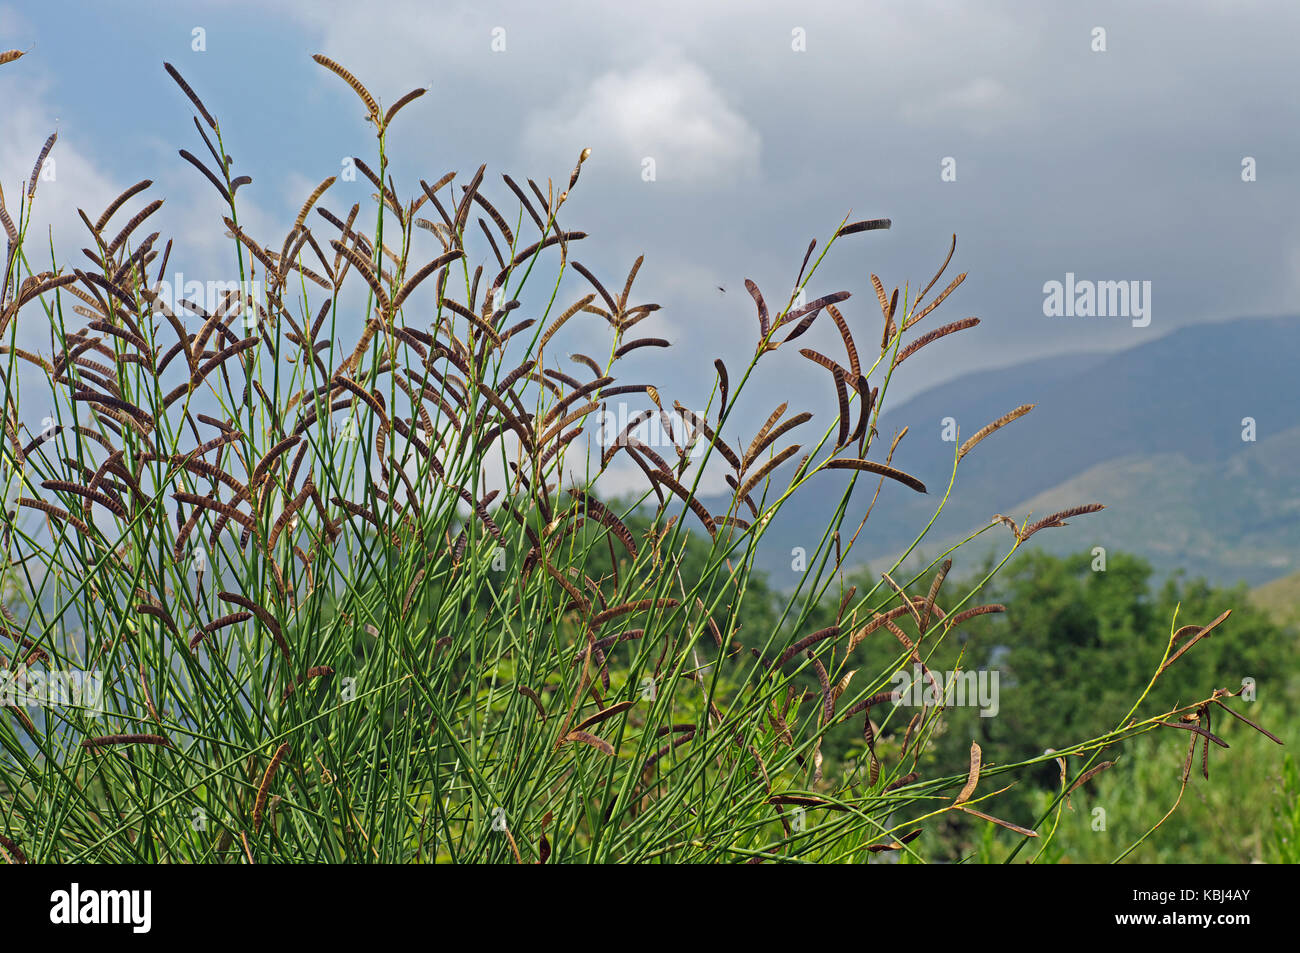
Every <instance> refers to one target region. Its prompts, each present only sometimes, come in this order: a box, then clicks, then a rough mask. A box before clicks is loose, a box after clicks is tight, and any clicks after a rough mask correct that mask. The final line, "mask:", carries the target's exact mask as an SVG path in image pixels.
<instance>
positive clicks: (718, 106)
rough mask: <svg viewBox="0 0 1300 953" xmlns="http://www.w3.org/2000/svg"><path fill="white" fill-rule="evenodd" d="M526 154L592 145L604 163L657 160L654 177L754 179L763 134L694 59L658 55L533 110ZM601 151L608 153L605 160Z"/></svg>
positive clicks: (567, 154) (563, 153) (562, 154)
mask: <svg viewBox="0 0 1300 953" xmlns="http://www.w3.org/2000/svg"><path fill="white" fill-rule="evenodd" d="M524 143H525V146H526V147H527V148H528V150H529V151H530V152H533V153H535V154H540V155H542V156H545V157H546V158H548V159H549V158H552V157H553V158H555V159H557V160H561V159H572V158H574V153H575V152H576V151H578V150H581V149H582V148H583V147H584V146H591V148H592V150H593V152H594V153H597V154H598V155H601V156H602V161H608V162H628V163H634V164H636V165H637V166H639V165H640V163H641V162H642V160H643V159H644V158H645V157H651V158H653V159H654V161H655V166H656V174H657V176H658V179H659V181H672V182H674V183H681V182H687V183H690V184H693V185H698V184H708V183H714V182H722V181H727V182H732V181H738V180H748V179H753V178H756V177H757V175H758V170H759V153H760V149H761V139H760V137H759V134H758V132H757V131H756V130H755V129H754V128H753V126H751V125H750V123H749V122H748V121H747V120H746V119H745V118H744V117H743V116H741V115H740V114H739V113H738V112H736V110H735V109H733V108H732V106H731V105H730V104H729V103H728V102H727V100H726V98H725V97H724V96H723V94H722V92H721V91H720V90H719V89H718V87H717V85H716V84H715V83H714V82H713V80H712V78H711V77H710V76H709V75H708V73H706V72H705V71H704V70H703V69H701V68H700V67H699V66H697V65H696V64H694V63H691V62H689V61H686V60H683V59H679V58H676V57H664V58H660V59H658V60H656V61H654V62H651V63H648V64H646V65H643V66H639V67H635V68H633V69H629V70H611V71H609V72H606V73H603V74H602V75H600V76H598V77H597V78H596V79H594V80H593V81H592V82H591V83H590V84H588V85H587V87H586V88H585V89H584V90H583V91H582V92H581V93H579V94H578V95H577V96H573V97H569V98H567V99H565V100H562V101H561V102H560V103H559V104H558V105H556V106H554V107H547V108H543V109H541V110H538V111H536V112H534V113H533V114H532V115H531V116H530V117H529V119H528V122H527V125H526V127H525V130H524ZM605 157H607V158H605Z"/></svg>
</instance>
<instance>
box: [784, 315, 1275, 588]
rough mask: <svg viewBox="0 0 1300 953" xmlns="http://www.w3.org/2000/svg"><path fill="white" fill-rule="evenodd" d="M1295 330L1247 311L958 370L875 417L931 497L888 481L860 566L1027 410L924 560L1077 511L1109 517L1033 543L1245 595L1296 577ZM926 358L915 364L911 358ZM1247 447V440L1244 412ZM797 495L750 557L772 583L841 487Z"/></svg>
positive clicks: (857, 510)
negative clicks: (977, 538) (994, 424)
mask: <svg viewBox="0 0 1300 953" xmlns="http://www.w3.org/2000/svg"><path fill="white" fill-rule="evenodd" d="M1297 355H1300V320H1298V319H1295V318H1247V319H1238V320H1234V321H1226V322H1222V323H1216V324H1207V325H1196V326H1193V327H1188V328H1183V329H1180V330H1178V331H1174V332H1172V333H1170V334H1168V335H1166V336H1165V337H1163V338H1160V339H1157V340H1154V341H1151V342H1150V343H1147V344H1143V345H1139V346H1137V347H1134V348H1132V349H1129V350H1126V351H1121V352H1117V353H1112V354H1087V355H1080V356H1070V357H1065V358H1053V359H1049V360H1040V361H1034V362H1031V363H1027V364H1024V365H1019V366H1016V367H1012V368H1008V369H1004V370H1000V371H992V372H981V373H976V374H970V375H966V376H964V377H961V378H958V379H956V380H954V381H951V382H949V383H947V384H944V385H941V386H939V387H936V388H934V389H932V390H929V391H926V392H925V393H923V394H921V395H919V396H917V397H916V398H914V399H912V400H910V401H908V402H907V403H906V404H904V405H902V406H900V407H898V408H896V409H894V410H891V411H889V412H887V413H886V414H885V415H884V417H883V418H882V420H881V426H880V434H881V437H880V439H879V440H878V442H877V446H876V449H875V450H874V451H873V452H872V453H871V454H870V456H871V457H872V458H873V459H878V458H881V457H883V447H885V446H887V445H888V441H889V439H890V437H891V436H892V435H893V433H894V432H895V431H896V430H898V429H900V428H901V427H903V426H904V425H907V426H908V427H909V428H910V429H909V431H908V435H907V437H906V438H905V439H904V440H903V442H902V443H901V444H900V445H899V449H898V452H897V453H896V455H895V457H894V462H895V465H897V466H899V467H900V468H902V469H904V470H906V471H907V472H909V473H912V474H914V475H915V476H917V477H918V478H920V479H921V480H922V481H924V482H925V483H926V484H927V485H928V486H929V487H930V488H931V492H930V493H929V494H928V495H925V496H921V495H919V494H915V493H912V492H911V491H909V490H907V489H905V488H903V487H900V486H896V485H893V484H890V485H888V486H886V487H885V488H884V490H883V491H882V493H881V499H880V502H879V503H877V505H876V509H875V511H874V512H873V514H872V517H871V520H870V522H869V524H868V527H869V528H868V530H866V531H864V534H863V538H862V539H860V540H859V546H858V550H857V552H858V554H859V558H860V559H862V560H863V561H866V560H872V561H874V560H878V559H882V558H886V557H890V556H893V555H896V554H897V553H898V552H900V551H901V550H902V549H904V548H906V546H907V545H908V544H910V542H911V540H912V538H913V537H914V534H915V532H916V531H917V530H919V529H920V528H921V527H923V526H924V525H925V524H926V523H927V522H928V521H929V519H930V516H931V515H932V514H933V511H934V507H936V506H937V505H938V502H939V500H940V499H941V497H942V493H943V489H944V487H945V486H946V485H947V481H948V475H949V473H950V471H951V466H952V456H953V450H954V445H953V443H952V442H945V441H944V440H943V439H942V427H943V421H944V418H946V417H952V418H954V419H955V420H956V422H957V424H958V426H959V427H960V429H961V433H962V435H963V438H964V437H965V436H969V435H970V434H972V433H974V432H975V431H976V430H977V429H979V428H980V427H982V426H983V425H984V424H985V423H987V422H989V421H990V420H993V419H995V418H996V417H998V416H1000V415H1001V414H1003V413H1005V412H1006V411H1008V410H1010V409H1011V408H1013V407H1015V406H1017V405H1019V404H1023V403H1035V404H1037V407H1036V408H1035V409H1034V411H1033V412H1032V413H1031V414H1029V415H1028V416H1026V417H1024V418H1022V419H1021V420H1018V421H1016V422H1015V423H1014V424H1013V425H1011V426H1010V427H1008V428H1006V430H1004V431H1001V432H999V433H998V434H996V435H994V436H993V437H991V438H990V439H989V440H988V441H987V442H986V443H984V444H981V446H980V447H979V449H978V450H977V451H976V452H974V453H972V454H971V455H970V456H969V457H967V458H966V460H964V461H963V463H962V466H961V470H960V471H959V474H958V479H957V482H956V484H955V486H954V489H953V493H952V496H951V497H950V498H949V502H948V507H947V509H946V510H945V513H944V515H943V516H942V517H941V518H940V520H939V521H938V522H937V523H936V524H935V528H934V530H933V532H932V535H931V536H930V537H929V539H930V540H931V542H930V543H929V544H927V546H926V549H927V550H928V551H934V550H936V549H937V548H938V545H939V544H940V543H941V542H942V541H944V540H955V539H958V538H961V537H963V536H965V535H967V534H968V533H970V532H971V531H973V530H974V529H978V528H979V527H980V526H982V525H984V524H985V523H986V522H987V521H988V520H989V518H990V517H991V516H992V515H993V514H994V513H1004V514H1006V515H1009V516H1013V517H1016V518H1023V517H1024V516H1025V515H1026V513H1027V512H1028V511H1030V510H1032V511H1033V512H1034V513H1036V514H1038V515H1045V514H1046V513H1047V512H1050V511H1051V510H1052V509H1059V508H1062V507H1065V506H1071V505H1074V504H1076V503H1089V502H1094V501H1096V502H1101V503H1105V504H1107V506H1108V507H1109V508H1108V509H1107V510H1106V511H1104V512H1102V513H1099V514H1094V515H1091V516H1087V517H1082V518H1080V519H1079V520H1078V521H1076V523H1075V525H1073V526H1071V527H1070V528H1069V529H1065V530H1053V531H1049V532H1044V533H1042V534H1040V535H1039V536H1036V537H1035V542H1036V543H1041V544H1042V545H1044V546H1047V547H1049V548H1052V549H1063V550H1064V549H1068V550H1074V551H1077V550H1080V549H1084V548H1090V547H1091V546H1094V545H1104V546H1106V547H1108V548H1110V549H1115V550H1125V551H1130V552H1135V553H1138V554H1140V555H1142V556H1144V557H1145V558H1147V559H1149V560H1150V561H1151V562H1152V563H1153V564H1154V565H1155V566H1156V568H1157V570H1158V571H1173V570H1176V569H1187V570H1189V571H1190V572H1192V573H1193V574H1195V575H1204V576H1206V577H1208V578H1209V579H1211V580H1212V581H1214V582H1219V583H1235V582H1237V581H1239V580H1245V581H1246V582H1247V583H1249V584H1252V585H1258V584H1260V583H1264V582H1267V581H1269V580H1271V579H1275V578H1277V577H1279V576H1282V575H1285V574H1287V573H1289V572H1293V571H1295V570H1297V569H1300V481H1297V480H1296V478H1295V474H1297V473H1300V374H1297V373H1296V366H1295V364H1296V356H1297ZM918 359H923V357H921V358H918ZM1245 417H1251V418H1254V420H1255V426H1256V440H1255V441H1253V442H1246V441H1243V439H1242V423H1241V421H1242V419H1243V418H1245ZM821 479H823V480H824V481H825V483H824V484H823V486H824V488H825V492H819V493H816V494H803V495H796V496H795V497H794V498H793V499H792V501H791V505H790V506H789V507H788V508H787V510H786V512H785V513H783V515H782V516H781V518H779V519H778V520H776V521H774V522H773V524H772V526H771V528H770V529H769V531H768V535H767V536H766V537H765V540H764V545H763V549H762V552H761V554H760V564H761V565H762V566H763V567H764V568H766V569H768V570H769V572H771V573H772V576H773V581H774V582H775V583H776V584H778V585H788V584H790V583H793V582H794V581H795V579H796V577H795V575H794V574H793V573H792V572H791V570H790V556H789V553H790V550H791V548H793V547H795V546H804V547H806V548H808V549H809V550H810V551H811V549H812V548H813V547H815V546H816V545H817V542H818V539H819V538H820V533H819V532H818V533H817V535H816V537H815V538H814V536H813V533H814V532H815V531H817V528H818V527H822V526H824V525H825V523H826V521H827V519H828V518H829V516H830V513H831V509H830V508H831V507H832V506H833V505H834V504H835V502H837V500H838V490H839V489H840V488H842V486H843V485H844V483H843V480H842V479H841V477H840V476H839V475H838V474H836V475H831V474H825V475H822V477H821ZM859 487H860V488H862V489H860V490H859V492H858V494H856V498H855V503H854V506H853V507H851V508H850V511H849V514H848V518H847V519H846V521H845V522H846V524H848V525H850V526H851V527H853V528H856V526H857V522H858V520H859V519H860V518H861V516H862V513H863V511H864V510H865V507H866V505H867V504H868V503H869V502H870V498H871V493H872V490H873V488H874V484H872V485H870V486H868V485H867V484H865V483H864V481H862V480H859Z"/></svg>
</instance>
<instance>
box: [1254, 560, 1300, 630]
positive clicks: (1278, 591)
mask: <svg viewBox="0 0 1300 953" xmlns="http://www.w3.org/2000/svg"><path fill="white" fill-rule="evenodd" d="M1250 597H1251V600H1252V601H1253V602H1254V603H1255V605H1257V606H1259V607H1260V608H1261V609H1263V610H1264V611H1266V612H1267V613H1268V614H1269V615H1271V616H1272V617H1273V619H1274V621H1276V622H1279V623H1281V624H1282V625H1300V572H1295V573H1292V574H1291V575H1289V576H1283V577H1282V578H1281V579H1274V580H1273V581H1272V582H1270V583H1265V584H1264V585H1262V586H1260V587H1258V588H1257V589H1254V590H1252V591H1251V594H1250Z"/></svg>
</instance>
